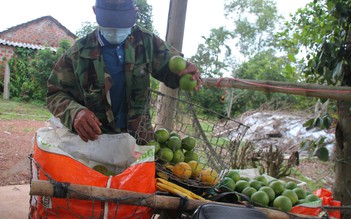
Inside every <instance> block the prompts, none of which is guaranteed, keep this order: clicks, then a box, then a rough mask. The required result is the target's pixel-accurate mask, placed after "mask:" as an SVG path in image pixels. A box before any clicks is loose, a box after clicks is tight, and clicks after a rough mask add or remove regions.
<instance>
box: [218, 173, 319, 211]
mask: <svg viewBox="0 0 351 219" xmlns="http://www.w3.org/2000/svg"><path fill="white" fill-rule="evenodd" d="M216 189H217V191H219V192H228V191H236V192H239V193H242V194H244V195H246V196H248V197H250V198H251V200H252V201H253V202H254V203H258V204H260V205H263V206H270V207H275V208H278V209H280V210H282V211H285V212H289V211H290V210H291V208H292V207H293V206H295V205H298V204H302V203H308V202H315V201H318V200H319V198H318V197H317V196H316V195H314V194H312V193H310V192H307V191H306V190H304V189H302V188H299V187H298V186H297V184H296V183H294V182H284V181H281V180H277V179H273V180H270V181H268V180H267V178H266V177H265V176H263V175H260V176H256V177H255V178H253V179H250V178H247V177H241V176H240V174H239V172H238V171H235V170H230V171H228V172H227V173H226V175H225V176H224V178H223V179H222V180H221V181H220V182H219V183H218V185H217V186H216Z"/></svg>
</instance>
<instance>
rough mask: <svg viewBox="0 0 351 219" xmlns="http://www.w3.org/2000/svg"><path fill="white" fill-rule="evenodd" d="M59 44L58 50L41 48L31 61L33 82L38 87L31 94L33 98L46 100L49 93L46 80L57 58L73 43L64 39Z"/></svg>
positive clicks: (30, 70) (30, 69)
mask: <svg viewBox="0 0 351 219" xmlns="http://www.w3.org/2000/svg"><path fill="white" fill-rule="evenodd" d="M59 45H60V47H59V48H58V49H57V51H52V50H50V49H44V50H39V51H38V52H37V53H36V54H35V56H34V59H33V60H32V62H31V63H30V68H29V72H30V75H32V78H33V80H32V81H31V83H32V84H33V87H35V88H36V92H35V93H34V94H33V95H32V96H31V99H36V100H42V101H45V97H46V93H47V83H46V82H47V80H48V78H49V75H50V73H51V71H52V69H53V68H54V66H55V64H56V62H57V60H58V59H59V58H60V57H61V56H62V54H63V53H64V52H65V51H66V50H67V49H68V48H69V47H70V46H71V43H70V42H69V41H68V40H62V41H61V42H59Z"/></svg>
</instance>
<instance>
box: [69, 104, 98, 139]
mask: <svg viewBox="0 0 351 219" xmlns="http://www.w3.org/2000/svg"><path fill="white" fill-rule="evenodd" d="M101 125H102V124H101V122H100V121H99V119H98V118H97V117H96V116H95V114H94V113H93V112H91V111H90V110H87V109H83V110H81V111H79V112H78V113H77V115H76V118H74V121H73V127H74V129H75V130H76V132H77V133H78V135H79V137H80V138H81V139H82V140H83V141H85V142H88V140H90V141H94V140H96V139H97V138H98V136H99V135H100V134H101V129H100V126H101Z"/></svg>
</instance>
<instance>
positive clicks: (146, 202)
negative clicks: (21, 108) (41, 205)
mask: <svg viewBox="0 0 351 219" xmlns="http://www.w3.org/2000/svg"><path fill="white" fill-rule="evenodd" d="M67 189H68V193H67V196H66V197H63V198H71V199H80V200H91V197H99V199H101V200H107V201H112V202H113V201H115V199H116V198H117V199H120V201H119V203H121V204H127V205H139V206H146V207H151V208H154V209H168V210H177V209H178V208H179V205H180V202H181V198H180V197H174V196H166V195H156V194H146V193H139V192H133V191H127V190H119V189H111V188H102V187H96V186H86V185H78V184H67ZM54 190H55V188H54V185H53V184H52V183H50V182H49V181H43V180H33V181H32V183H31V186H30V191H29V195H39V196H51V197H54ZM206 203H216V204H221V205H226V206H236V207H243V205H238V204H230V203H223V202H213V201H209V200H205V201H203V200H191V199H189V200H188V202H187V205H186V206H185V210H187V211H194V210H195V209H196V208H197V207H199V206H201V205H203V204H206ZM256 209H257V210H259V211H262V212H263V213H264V214H266V215H267V217H268V218H270V219H292V218H299V219H303V218H317V217H313V216H308V217H305V216H303V215H299V214H287V213H284V212H282V211H278V210H275V209H269V208H260V207H256Z"/></svg>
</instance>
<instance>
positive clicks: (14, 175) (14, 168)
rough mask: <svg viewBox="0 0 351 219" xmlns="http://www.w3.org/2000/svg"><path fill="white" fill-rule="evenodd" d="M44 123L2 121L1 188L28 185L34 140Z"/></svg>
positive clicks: (0, 126)
mask: <svg viewBox="0 0 351 219" xmlns="http://www.w3.org/2000/svg"><path fill="white" fill-rule="evenodd" d="M44 126H46V123H45V122H44V121H35V120H0V186H5V185H21V184H27V183H28V182H29V179H30V160H29V158H28V157H29V155H30V154H31V152H32V139H33V137H34V134H35V131H36V130H37V129H38V128H40V127H44Z"/></svg>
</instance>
